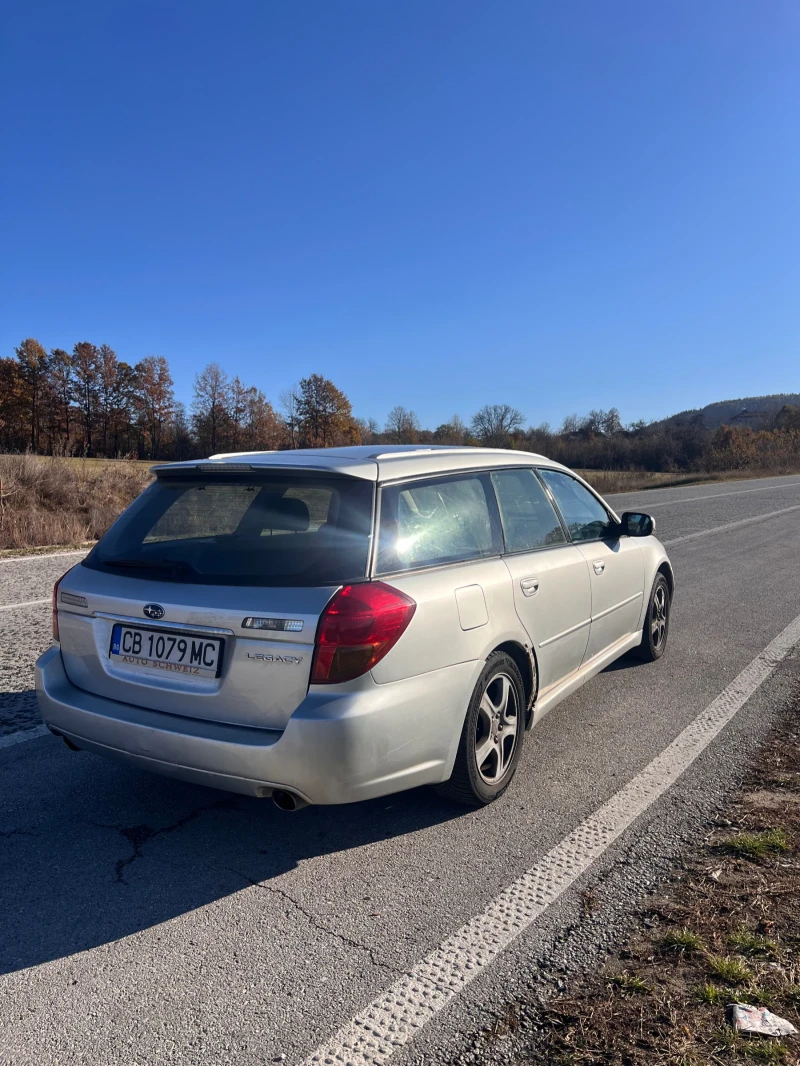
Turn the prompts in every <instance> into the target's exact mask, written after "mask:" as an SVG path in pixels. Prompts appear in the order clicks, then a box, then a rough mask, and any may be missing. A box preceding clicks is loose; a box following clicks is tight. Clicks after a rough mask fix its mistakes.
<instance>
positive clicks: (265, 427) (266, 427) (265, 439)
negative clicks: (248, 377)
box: [244, 388, 285, 452]
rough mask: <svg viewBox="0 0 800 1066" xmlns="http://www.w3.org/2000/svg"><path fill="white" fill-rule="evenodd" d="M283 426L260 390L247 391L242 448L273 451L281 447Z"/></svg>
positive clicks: (282, 443) (283, 433)
mask: <svg viewBox="0 0 800 1066" xmlns="http://www.w3.org/2000/svg"><path fill="white" fill-rule="evenodd" d="M284 438H285V430H284V425H283V422H282V421H281V419H280V418H279V417H278V415H277V413H276V412H275V408H274V407H273V406H272V404H271V403H270V402H269V400H268V399H267V398H266V396H265V395H264V393H263V392H262V391H261V389H255V388H251V389H248V390H247V406H246V412H245V421H244V447H245V449H246V450H247V451H266V452H271V451H275V450H277V449H278V448H281V447H283V445H284Z"/></svg>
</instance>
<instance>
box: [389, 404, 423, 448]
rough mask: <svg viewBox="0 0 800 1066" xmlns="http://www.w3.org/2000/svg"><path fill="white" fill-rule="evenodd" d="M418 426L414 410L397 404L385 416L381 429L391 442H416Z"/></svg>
mask: <svg viewBox="0 0 800 1066" xmlns="http://www.w3.org/2000/svg"><path fill="white" fill-rule="evenodd" d="M419 428H420V426H419V419H418V418H417V416H416V415H415V414H414V412H413V411H409V410H408V409H407V408H405V407H401V406H400V404H398V405H397V406H396V407H393V408H392V409H391V411H390V412H389V414H388V415H387V416H386V425H385V426H384V430H383V431H384V433H385V434H386V436H387V437H389V439H390V440H391V441H392V443H393V444H416V442H417V435H418V433H419Z"/></svg>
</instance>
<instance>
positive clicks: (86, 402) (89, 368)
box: [72, 341, 100, 455]
mask: <svg viewBox="0 0 800 1066" xmlns="http://www.w3.org/2000/svg"><path fill="white" fill-rule="evenodd" d="M72 370H73V375H74V381H75V399H76V401H77V404H78V409H79V411H80V416H81V426H82V429H83V449H82V450H83V454H84V455H92V453H93V450H94V442H93V433H94V428H95V420H96V416H97V406H98V402H99V400H98V394H99V386H100V382H99V378H100V361H99V353H98V350H97V348H96V347H95V345H94V344H90V343H89V341H78V343H77V344H76V345H75V347H74V348H73V349H72Z"/></svg>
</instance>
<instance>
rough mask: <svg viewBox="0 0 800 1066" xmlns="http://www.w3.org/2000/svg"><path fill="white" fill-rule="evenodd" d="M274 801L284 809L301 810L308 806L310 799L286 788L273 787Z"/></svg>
mask: <svg viewBox="0 0 800 1066" xmlns="http://www.w3.org/2000/svg"><path fill="white" fill-rule="evenodd" d="M272 802H273V803H274V804H275V806H276V807H280V809H281V810H282V811H299V810H300V809H301V808H302V807H307V806H308V800H304V799H303V797H302V796H298V795H296V794H295V793H294V792H289V791H287V790H286V789H285V788H276V789H273V791H272Z"/></svg>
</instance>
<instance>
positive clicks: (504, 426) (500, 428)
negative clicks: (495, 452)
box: [472, 403, 525, 448]
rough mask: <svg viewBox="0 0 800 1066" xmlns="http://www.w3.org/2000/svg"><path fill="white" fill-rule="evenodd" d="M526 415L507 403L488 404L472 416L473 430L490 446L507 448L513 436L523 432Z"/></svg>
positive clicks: (482, 442) (484, 443) (481, 440)
mask: <svg viewBox="0 0 800 1066" xmlns="http://www.w3.org/2000/svg"><path fill="white" fill-rule="evenodd" d="M524 425H525V416H524V415H523V414H522V412H521V411H518V410H517V408H516V407H511V405H510V404H507V403H492V404H486V406H485V407H482V408H481V409H480V411H478V412H477V414H475V415H474V416H473V418H472V432H473V433H474V434H475V436H476V437H477V438H478V440H479V441H480V442H481V444H483V445H485V446H486V447H488V448H506V447H508V445H509V443H510V441H511V437H512V435H513V434H515V433H519V432H521V430H522V428H523V427H524Z"/></svg>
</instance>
